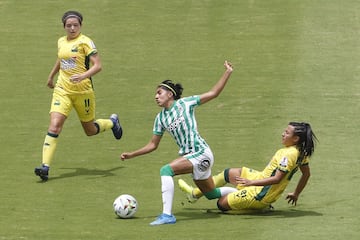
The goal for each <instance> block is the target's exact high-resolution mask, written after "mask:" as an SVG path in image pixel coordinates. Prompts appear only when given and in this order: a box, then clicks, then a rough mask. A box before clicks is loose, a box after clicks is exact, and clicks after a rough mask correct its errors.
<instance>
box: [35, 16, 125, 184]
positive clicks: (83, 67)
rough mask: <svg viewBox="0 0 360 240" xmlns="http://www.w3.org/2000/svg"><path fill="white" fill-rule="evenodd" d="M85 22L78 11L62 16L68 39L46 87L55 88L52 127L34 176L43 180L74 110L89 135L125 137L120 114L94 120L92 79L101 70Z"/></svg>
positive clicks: (62, 40)
mask: <svg viewBox="0 0 360 240" xmlns="http://www.w3.org/2000/svg"><path fill="white" fill-rule="evenodd" d="M82 21H83V16H82V15H81V14H80V13H79V12H77V11H68V12H66V13H65V14H64V15H63V17H62V23H63V25H64V29H65V32H66V36H64V37H61V38H59V40H58V57H57V60H56V62H55V65H54V67H53V69H52V70H51V72H50V74H49V77H48V81H47V86H48V87H49V88H51V89H54V92H53V97H52V102H51V109H50V125H49V128H48V132H47V134H46V136H45V141H44V145H43V154H42V165H41V166H40V167H37V168H35V174H36V175H37V176H39V177H40V178H41V180H43V181H46V180H48V177H49V168H50V164H51V162H52V159H53V156H54V153H55V150H56V145H57V142H58V137H59V134H60V133H61V130H62V128H63V125H64V123H65V120H66V119H67V117H68V116H69V114H70V112H71V110H72V109H73V108H74V109H75V111H76V112H77V115H78V117H79V120H80V123H81V125H82V127H83V129H84V131H85V134H86V135H87V136H93V135H96V134H98V133H101V132H104V131H105V130H109V129H112V131H113V134H114V137H115V138H116V139H120V138H121V137H122V127H121V125H120V121H119V118H118V116H117V114H112V115H111V116H110V118H109V119H97V120H95V93H94V89H93V82H92V78H91V77H92V76H94V75H95V74H96V73H98V72H99V71H101V61H100V57H99V54H98V51H97V49H96V47H95V44H94V43H93V41H92V40H91V39H90V38H88V37H87V36H85V35H83V34H82V33H81V27H82ZM57 74H58V79H57V81H56V83H54V77H55V75H57Z"/></svg>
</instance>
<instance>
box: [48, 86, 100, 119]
mask: <svg viewBox="0 0 360 240" xmlns="http://www.w3.org/2000/svg"><path fill="white" fill-rule="evenodd" d="M73 108H74V109H75V110H76V112H77V115H78V117H79V119H80V121H82V122H90V121H92V120H94V119H95V93H94V91H89V92H87V93H66V92H65V91H63V90H62V89H59V88H55V89H54V93H53V97H52V101H51V108H50V113H51V112H58V113H61V114H63V115H65V116H66V117H68V116H69V114H70V112H71V110H72V109H73Z"/></svg>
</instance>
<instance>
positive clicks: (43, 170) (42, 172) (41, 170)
mask: <svg viewBox="0 0 360 240" xmlns="http://www.w3.org/2000/svg"><path fill="white" fill-rule="evenodd" d="M34 172H35V175H36V176H39V177H40V178H41V180H43V181H47V180H48V179H49V167H48V166H45V165H42V166H41V167H36V168H35V170H34Z"/></svg>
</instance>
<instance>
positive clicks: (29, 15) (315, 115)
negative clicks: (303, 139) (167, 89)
mask: <svg viewBox="0 0 360 240" xmlns="http://www.w3.org/2000/svg"><path fill="white" fill-rule="evenodd" d="M359 8H360V3H359V2H358V1H355V0H348V1H340V0H333V1H326V0H319V1H310V0H304V1H295V0H290V1H285V0H269V1H226V0H221V1H215V0H214V1H211V0H201V1H190V0H185V1H164V0H155V1H145V0H139V1H122V0H121V1H85V0H80V1H70V0H64V1H52V0H47V1H40V0H33V1H26V0H16V1H10V0H0V14H1V17H2V21H1V23H2V28H1V29H0V34H1V38H0V46H1V49H2V50H1V55H0V59H1V67H0V81H1V83H2V84H1V88H0V100H1V102H2V113H1V118H0V128H1V133H2V134H1V138H0V146H1V151H0V159H1V168H0V169H1V170H0V171H1V174H0V187H1V194H0V240H3V239H4V240H5V239H6V240H10V239H31V240H32V239H52V240H58V239H59V240H60V239H94V240H95V239H96V240H98V239H140V238H143V239H157V240H158V239H219V238H223V239H230V238H242V239H279V240H280V239H290V238H291V239H358V238H359V235H360V234H359V231H358V226H359V217H358V212H359V210H360V208H359V207H358V201H359V196H360V191H359V188H358V185H359V183H360V178H359V173H358V169H359V167H360V164H359V160H358V156H359V155H360V151H359V148H358V146H357V145H358V143H359V141H360V137H359V130H358V122H359V117H360V114H359V107H360V103H359V102H360V101H359V93H358V92H359V88H360V81H359V73H360V68H359V64H358V63H359V62H360V54H359V53H360V51H359V38H360V31H359V30H360V29H359V19H360V14H359V11H358V9H359ZM69 9H77V10H79V11H81V12H82V13H83V15H84V26H83V32H84V33H85V34H87V35H89V36H90V37H91V38H92V39H93V40H94V41H95V43H96V45H97V47H98V49H99V51H100V53H101V58H102V62H103V71H102V72H101V73H99V74H98V75H96V76H95V78H94V81H95V90H96V94H97V117H99V118H104V117H108V116H109V115H110V114H111V113H112V112H117V113H119V114H120V115H121V120H122V123H123V125H124V129H125V133H124V137H123V139H122V140H121V141H115V140H113V137H112V134H111V132H106V133H104V134H101V135H99V136H95V137H91V138H87V137H86V136H85V134H84V133H83V131H82V129H81V127H80V123H79V122H78V119H77V117H76V114H75V112H73V114H72V115H71V116H70V118H69V119H68V121H67V122H66V124H65V128H64V130H63V132H62V134H61V137H60V139H59V144H58V149H57V152H56V157H55V159H54V162H53V165H52V169H51V180H50V181H48V182H46V183H40V182H39V181H38V179H37V178H36V177H35V176H34V174H33V169H34V167H35V166H37V165H39V164H40V159H41V148H42V143H43V139H44V135H45V133H46V129H47V126H48V123H49V117H48V111H49V105H50V99H51V90H49V89H47V88H46V79H47V76H48V73H49V71H50V70H51V67H52V66H53V63H54V62H55V58H56V40H57V38H58V37H59V36H61V35H63V34H64V31H63V29H62V25H61V21H60V19H61V16H62V14H63V12H65V11H66V10H69ZM225 59H228V60H231V61H232V62H233V64H234V66H235V71H234V73H233V76H232V78H231V80H230V82H229V83H228V85H227V87H226V88H225V90H224V91H223V93H222V94H221V95H220V96H219V98H217V99H216V100H214V101H213V102H211V103H209V104H207V105H204V106H202V107H201V108H199V109H198V110H197V118H198V123H199V129H200V133H201V134H202V135H203V136H204V137H205V138H206V139H207V141H208V142H209V144H210V145H211V147H212V150H213V151H214V153H215V159H216V161H215V166H214V168H213V171H214V173H216V172H218V171H220V170H222V169H224V168H226V167H230V166H233V167H235V166H242V165H245V166H251V167H254V168H257V169H262V168H263V167H264V166H265V164H266V163H267V161H268V160H269V159H270V157H271V156H272V154H273V153H274V152H275V150H276V149H278V148H279V147H280V146H281V145H280V134H281V132H282V130H283V128H285V126H286V124H287V122H289V121H293V120H295V121H308V122H310V123H311V124H312V126H313V129H314V131H315V133H316V134H317V135H318V138H319V139H320V143H319V145H318V146H317V149H316V152H315V155H314V157H313V159H312V162H311V170H312V177H311V179H310V182H309V184H308V186H307V188H306V189H305V190H304V193H303V194H302V195H301V198H300V200H299V203H298V206H297V207H290V206H288V205H287V203H286V201H284V200H283V199H279V201H278V202H276V204H274V206H275V208H276V211H275V212H272V213H265V214H249V213H247V214H243V215H240V216H239V215H224V214H219V213H218V212H217V211H216V201H207V200H205V199H202V200H200V201H199V202H198V203H197V204H195V205H190V204H187V203H184V197H183V194H182V193H181V192H180V191H179V190H178V189H176V191H175V198H174V206H173V210H174V214H175V215H176V217H177V219H178V222H177V223H176V224H175V225H169V226H160V227H150V226H149V225H148V224H149V223H150V222H151V221H152V220H153V219H154V218H155V217H156V216H157V215H158V214H159V213H160V211H161V194H160V179H159V169H160V167H161V166H162V165H163V164H165V163H167V162H170V161H171V160H172V159H174V158H176V153H177V147H176V146H175V143H174V142H173V140H172V139H171V138H170V137H169V136H165V137H164V139H163V140H162V143H161V145H160V147H159V149H158V150H157V151H156V152H154V153H152V154H149V155H146V156H142V157H139V158H138V159H133V160H130V161H126V162H122V161H120V160H119V155H120V154H121V152H122V151H127V150H133V149H136V148H138V147H141V146H142V145H143V144H145V143H147V141H148V140H149V139H150V137H151V129H152V124H153V119H154V117H155V114H156V113H157V112H158V111H159V108H158V107H157V106H156V105H155V104H154V101H153V97H154V90H155V86H156V84H157V83H159V82H160V81H162V80H164V79H167V78H170V79H173V80H174V81H177V82H181V83H182V84H183V86H184V87H185V91H184V95H192V94H199V93H202V92H204V91H207V90H208V89H209V88H210V87H211V86H212V84H214V83H215V82H216V81H217V80H218V78H219V77H220V76H221V74H222V72H223V67H222V64H223V61H224V60H225ZM183 177H184V178H185V179H187V180H190V176H183ZM177 178H178V177H175V180H176V179H177ZM296 181H297V178H295V179H294V180H293V182H292V183H291V184H290V186H289V188H288V189H287V191H291V190H292V189H293V188H294V187H295V185H296ZM121 193H129V194H132V195H134V196H135V197H136V198H137V200H138V202H139V210H138V212H137V214H136V217H135V218H133V219H129V220H120V219H117V218H116V217H115V215H114V213H113V212H112V202H113V200H114V199H115V198H116V197H117V196H118V195H120V194H121Z"/></svg>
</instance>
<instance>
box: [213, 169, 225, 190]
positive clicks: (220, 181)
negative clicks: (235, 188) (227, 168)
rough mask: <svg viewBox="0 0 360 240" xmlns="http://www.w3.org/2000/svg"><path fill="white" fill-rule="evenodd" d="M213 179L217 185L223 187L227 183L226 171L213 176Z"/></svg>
mask: <svg viewBox="0 0 360 240" xmlns="http://www.w3.org/2000/svg"><path fill="white" fill-rule="evenodd" d="M213 180H214V183H215V186H216V187H222V186H224V185H226V181H225V176H224V171H222V172H221V173H219V174H218V175H215V176H213Z"/></svg>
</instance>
